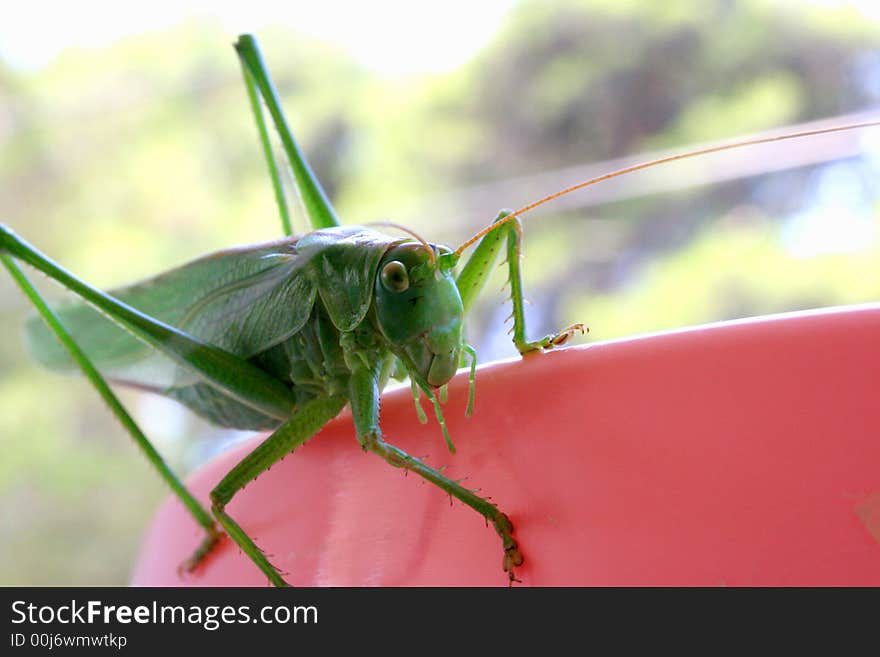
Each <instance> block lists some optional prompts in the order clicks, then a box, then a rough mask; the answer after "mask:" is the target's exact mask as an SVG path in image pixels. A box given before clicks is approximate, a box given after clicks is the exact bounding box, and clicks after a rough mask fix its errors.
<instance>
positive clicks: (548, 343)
mask: <svg viewBox="0 0 880 657" xmlns="http://www.w3.org/2000/svg"><path fill="white" fill-rule="evenodd" d="M508 214H510V212H509V211H507V210H502V211H501V212H499V213H498V216H497V217H496V218H495V221H499V220H500V219H503V218H504V217H506V216H507V215H508ZM505 238H506V240H507V263H508V270H509V277H510V299H511V302H512V304H513V313H512V316H513V343H514V344H515V345H516V348H517V349H518V350H519V352H520V353H521V354H525V353H528V352H530V351H538V350H541V349H553V348H554V347H558V346H560V345H562V344H564V343H565V342H566V341H567V340H568V339H569V338H570V337H571V336H572V335H574V334H575V333H578V332H579V333H584V332H585V331H586V328H585V327H584V325H583V324H572V325H571V326H569V327H567V328H565V329H563V330H562V331H560V332H558V333H553V334H550V335H545V336H544V337H543V338H540V339H539V340H528V338H526V319H525V311H524V306H525V301H524V298H523V284H522V264H521V261H522V248H521V244H522V225H521V224H520V221H519V219H515V220H512V221H509V222H507V223H505V224H504V225H503V226H501V227H499V228H498V229H497V230H495V231H493V232H491V233H489V234H487V235H486V236H485V237H484V238H483V239H482V240H481V241H480V243H479V245H478V246H477V248H476V249H475V250H474V253H473V254H472V255H471V257H470V258H469V259H468V261H467V263H465V266H464V267H463V268H462V271H461V273H460V274H459V276H458V279H457V280H456V284H457V285H458V289H459V293H460V294H461V298H462V303H463V304H464V309H465V312H467V311H468V309H469V307H470V305H471V304H472V303H473V302H474V300H475V299H476V297H477V296H479V293H480V291H481V290H482V288H483V286H484V285H485V284H486V281H487V280H488V278H489V274H490V273H491V270H492V267H493V266H494V264H495V261H496V259H497V256H498V254H499V253H500V251H501V244H502V241H503V240H504V239H505Z"/></svg>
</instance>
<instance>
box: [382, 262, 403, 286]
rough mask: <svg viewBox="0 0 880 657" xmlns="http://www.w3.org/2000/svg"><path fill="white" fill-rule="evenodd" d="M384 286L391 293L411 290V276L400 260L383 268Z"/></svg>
mask: <svg viewBox="0 0 880 657" xmlns="http://www.w3.org/2000/svg"><path fill="white" fill-rule="evenodd" d="M381 278H382V285H384V286H385V289H386V290H390V291H391V292H405V291H406V290H407V288H409V275H408V274H407V273H406V266H404V264H403V263H402V262H400V261H398V260H392V261H391V262H389V263H388V264H387V265H385V266H384V267H382V275H381Z"/></svg>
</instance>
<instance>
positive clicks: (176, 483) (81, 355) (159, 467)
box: [0, 254, 221, 559]
mask: <svg viewBox="0 0 880 657" xmlns="http://www.w3.org/2000/svg"><path fill="white" fill-rule="evenodd" d="M0 261H2V262H3V265H4V266H5V267H6V269H7V270H9V273H10V274H11V276H12V278H13V279H14V280H15V282H16V283H17V284H18V286H19V287H20V288H21V289H22V291H23V292H24V294H25V296H27V298H28V299H29V300H30V302H31V303H32V304H33V305H34V308H35V309H36V310H37V312H38V313H39V314H40V316H41V317H42V318H43V320H44V321H45V322H46V324H47V325H48V326H49V328H50V329H51V330H52V332H53V333H54V334H55V336H56V337H57V338H58V340H59V341H60V342H61V344H63V345H64V347H65V348H66V349H67V351H68V352H69V353H70V356H71V358H72V359H73V360H74V361H75V362H76V364H77V365H78V366H79V368H80V369H81V370H82V372H83V374H84V375H85V376H86V378H88V380H89V381H90V382H91V384H92V386H94V388H95V389H96V390H97V392H98V394H100V395H101V397H102V398H103V399H104V402H105V403H106V404H107V406H108V407H109V408H110V410H111V411H112V413H113V414H114V415H115V416H116V418H117V419H118V420H119V422H120V423H121V424H122V426H123V427H124V428H125V430H126V431H127V432H128V433H129V435H130V436H131V437H132V439H133V440H134V442H135V443H136V444H137V446H138V447H140V449H141V451H143V453H144V455H145V456H146V457H147V460H148V461H149V462H150V463H152V464H153V467H155V468H156V471H157V472H158V473H159V476H160V477H162V479H164V480H165V483H166V484H167V485H168V487H169V488H170V489H171V491H172V492H173V493H174V494H175V495H177V497H178V498H179V499H180V501H181V502H182V503H183V505H184V506H185V507H186V509H187V510H188V511H189V512H190V514H191V515H192V517H193V518H194V519H195V521H196V522H197V523H198V524H199V525H200V526H201V527H202V529H204V530H205V538H204V539H203V540H202V542H201V544H200V545H199V547H198V548H197V549H196V554H197V555H201V556H200V559H201V558H203V557H204V556H206V555H207V554H208V553H209V552H210V551H211V550H212V549H213V547H214V546H215V545H216V544H217V541H218V540H219V539H220V536H221V534H220V532H219V531H218V529H217V526H216V524H215V523H214V519H213V518H212V517H211V514H210V513H208V511H207V510H206V509H205V508H204V507H203V506H202V505H201V504H200V503H199V501H198V500H197V499H196V498H195V496H193V494H192V493H190V492H189V490H188V489H187V488H186V486H184V485H183V483H182V482H181V481H180V479H178V478H177V476H176V475H175V474H174V472H172V471H171V469H170V468H169V467H168V465H167V464H166V463H165V461H164V459H163V458H162V457H161V456H160V454H159V452H157V451H156V448H155V447H153V444H152V443H151V442H150V440H149V439H148V438H147V437H146V435H144V432H143V431H141V429H140V427H139V426H138V425H137V423H136V422H135V421H134V419H133V418H132V417H131V415H129V414H128V411H126V410H125V408H124V407H123V406H122V403H121V402H120V401H119V399H118V398H117V397H116V395H115V394H113V391H112V390H111V389H110V386H109V385H107V382H106V381H105V380H104V377H102V376H101V374H100V373H99V372H98V370H97V368H96V367H95V366H94V365H93V364H92V362H91V360H89V358H88V356H86V354H85V352H83V350H82V349H81V348H80V346H79V345H78V344H77V343H76V341H75V340H74V339H73V337H72V336H71V335H70V333H69V332H68V331H67V329H65V328H64V325H63V324H62V323H61V321H60V320H59V319H58V316H57V315H56V314H55V312H54V311H53V310H52V309H51V308H50V307H49V306H48V304H47V303H46V302H45V300H44V299H43V297H42V296H41V295H40V293H39V292H38V291H37V290H36V288H34V286H33V285H32V284H31V282H30V281H29V280H28V278H27V276H25V274H24V272H23V271H22V270H21V269H20V268H19V266H18V265H17V264H16V263H15V261H14V260H13V259H12V258H10V257H9V256H7V255H6V254H0Z"/></svg>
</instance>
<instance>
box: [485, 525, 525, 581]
mask: <svg viewBox="0 0 880 657" xmlns="http://www.w3.org/2000/svg"><path fill="white" fill-rule="evenodd" d="M492 524H493V525H494V526H495V531H497V532H498V535H499V536H500V537H501V544H502V546H503V547H504V559H503V560H502V562H501V567H502V568H503V569H504V572H506V573H507V577H508V586H513V583H514V582H519V581H520V580H518V579H517V578H516V572H515V571H514V568H517V567H519V566H522V564H523V561H524V559H523V555H522V552H520V549H519V546H518V545H517V543H516V541H515V540H514V539H513V523H512V522H510V518H508V517H507V515H506V514H504V513H501V512H500V511H499V512H498V515H497V516H496V518H495V519H494V520H493V521H492Z"/></svg>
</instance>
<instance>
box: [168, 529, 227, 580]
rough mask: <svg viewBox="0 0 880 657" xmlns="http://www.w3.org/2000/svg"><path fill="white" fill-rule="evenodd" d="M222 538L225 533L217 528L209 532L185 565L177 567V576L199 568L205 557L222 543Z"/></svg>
mask: <svg viewBox="0 0 880 657" xmlns="http://www.w3.org/2000/svg"><path fill="white" fill-rule="evenodd" d="M221 538H223V532H221V531H220V530H219V529H217V527H216V526H214V527H212V528H211V529H210V530H208V532H207V535H206V536H205V538H204V539H202V542H201V543H200V544H199V547H197V548H196V550H195V552H193V553H192V556H191V557H189V558H188V559H186V560H184V561H183V563H181V564H180V565H179V566H178V567H177V574H178V575H182V574H183V573H191V572H193V571H194V570H195V569H196V568H198V567H199V565H200V564H201V563H202V562H203V561H204V560H205V557H207V556H208V555H209V554H211V552H213V551H214V548H215V547H217V545H218V544H219V543H220V539H221Z"/></svg>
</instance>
